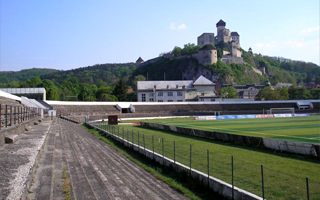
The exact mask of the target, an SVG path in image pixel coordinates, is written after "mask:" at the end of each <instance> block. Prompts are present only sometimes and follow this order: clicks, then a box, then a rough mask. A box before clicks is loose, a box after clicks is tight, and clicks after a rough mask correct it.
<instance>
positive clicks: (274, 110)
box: [268, 108, 295, 115]
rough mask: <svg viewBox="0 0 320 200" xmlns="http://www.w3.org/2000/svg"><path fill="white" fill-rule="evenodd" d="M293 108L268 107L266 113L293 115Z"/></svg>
mask: <svg viewBox="0 0 320 200" xmlns="http://www.w3.org/2000/svg"><path fill="white" fill-rule="evenodd" d="M294 111H295V109H294V108H270V110H268V114H291V115H294V113H295V112H294Z"/></svg>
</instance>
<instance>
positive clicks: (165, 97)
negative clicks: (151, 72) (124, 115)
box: [137, 76, 216, 102]
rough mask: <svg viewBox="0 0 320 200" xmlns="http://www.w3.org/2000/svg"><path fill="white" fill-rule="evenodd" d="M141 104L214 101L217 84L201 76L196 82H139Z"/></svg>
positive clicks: (138, 91) (138, 89) (138, 90)
mask: <svg viewBox="0 0 320 200" xmlns="http://www.w3.org/2000/svg"><path fill="white" fill-rule="evenodd" d="M137 93H138V101H139V102H183V101H214V98H215V97H216V93H215V84H214V83H213V82H212V81H210V80H208V79H206V78H205V77H204V76H200V77H199V78H198V79H197V80H196V81H192V80H177V81H138V83H137Z"/></svg>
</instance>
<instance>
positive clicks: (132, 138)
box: [131, 130, 134, 148]
mask: <svg viewBox="0 0 320 200" xmlns="http://www.w3.org/2000/svg"><path fill="white" fill-rule="evenodd" d="M131 143H132V148H134V145H133V144H134V136H133V130H132V131H131Z"/></svg>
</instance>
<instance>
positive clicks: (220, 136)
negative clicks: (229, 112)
mask: <svg viewBox="0 0 320 200" xmlns="http://www.w3.org/2000/svg"><path fill="white" fill-rule="evenodd" d="M140 125H141V126H142V127H145V128H151V129H158V130H164V131H171V132H175V133H178V134H182V135H188V136H196V137H202V138H208V139H213V140H216V141H222V142H229V143H232V144H237V145H245V146H248V147H254V148H262V149H269V150H273V151H277V152H286V153H293V154H299V155H304V156H307V157H311V158H315V159H318V160H320V145H319V144H311V143H304V142H295V141H285V140H277V139H271V138H262V137H253V136H244V135H236V134H229V133H221V132H214V131H205V130H197V129H190V128H183V127H176V126H170V125H164V124H157V123H150V122H140Z"/></svg>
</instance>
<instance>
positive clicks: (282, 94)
mask: <svg viewBox="0 0 320 200" xmlns="http://www.w3.org/2000/svg"><path fill="white" fill-rule="evenodd" d="M275 92H277V93H278V95H279V100H288V99H289V91H288V88H280V89H276V90H275Z"/></svg>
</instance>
